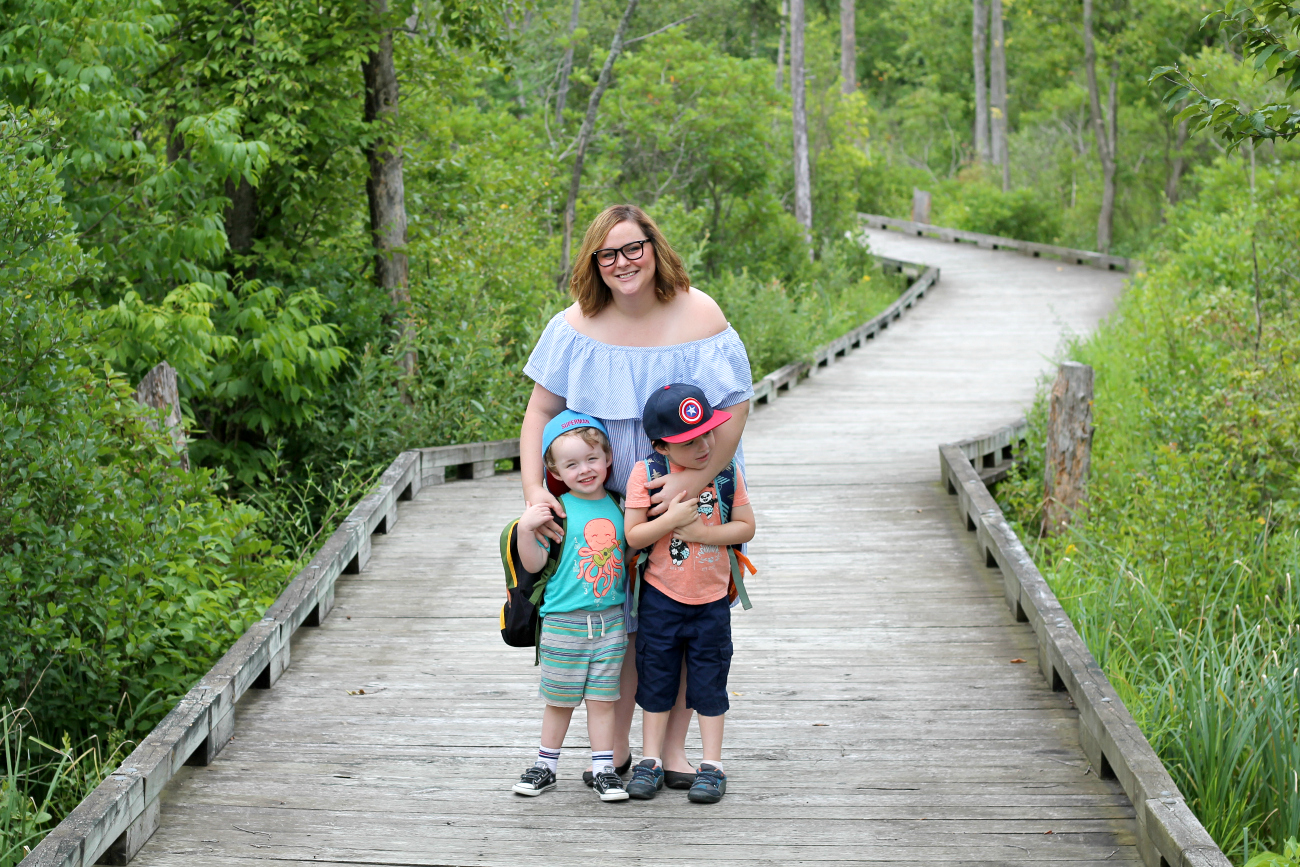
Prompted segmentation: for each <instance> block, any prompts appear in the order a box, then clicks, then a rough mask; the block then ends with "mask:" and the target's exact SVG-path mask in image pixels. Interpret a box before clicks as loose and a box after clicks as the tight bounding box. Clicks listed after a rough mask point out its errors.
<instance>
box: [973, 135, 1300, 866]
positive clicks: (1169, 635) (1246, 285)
mask: <svg viewBox="0 0 1300 867" xmlns="http://www.w3.org/2000/svg"><path fill="white" fill-rule="evenodd" d="M1197 181H1198V183H1199V184H1201V185H1202V192H1201V194H1200V196H1199V197H1198V198H1197V199H1196V200H1193V201H1189V202H1186V203H1184V204H1182V205H1180V206H1179V207H1178V208H1177V209H1176V210H1175V211H1174V212H1173V213H1172V214H1171V219H1170V223H1169V225H1168V226H1167V227H1166V228H1165V229H1164V230H1163V231H1162V232H1161V234H1160V236H1159V242H1158V244H1157V245H1156V246H1154V247H1152V248H1151V249H1149V250H1148V251H1147V254H1146V255H1147V263H1148V266H1149V270H1148V271H1146V272H1145V273H1139V274H1138V275H1137V276H1136V278H1135V279H1134V280H1133V281H1132V282H1131V284H1130V287H1129V289H1128V291H1127V293H1126V294H1125V295H1124V296H1123V298H1122V299H1121V301H1120V306H1119V309H1118V311H1117V313H1116V314H1115V315H1114V316H1113V317H1112V318H1111V320H1110V321H1109V322H1108V323H1107V324H1106V325H1104V326H1103V327H1102V328H1101V329H1100V331H1099V332H1098V333H1097V334H1096V335H1095V336H1093V337H1092V338H1089V339H1088V340H1086V341H1083V342H1081V343H1079V344H1077V345H1076V346H1074V347H1073V348H1072V350H1071V356H1070V357H1071V358H1073V359H1074V360H1077V361H1081V362H1084V363H1087V364H1091V365H1092V366H1093V368H1094V370H1095V373H1096V382H1097V393H1096V397H1095V400H1094V405H1093V420H1094V424H1095V425H1096V429H1097V432H1096V435H1095V438H1094V447H1093V457H1092V478H1091V480H1090V484H1089V497H1088V507H1087V512H1086V515H1080V516H1079V517H1078V518H1077V519H1076V521H1075V522H1074V523H1073V525H1072V530H1071V534H1070V535H1069V536H1068V537H1061V538H1056V539H1040V540H1037V541H1036V542H1035V541H1033V540H1034V539H1035V537H1036V536H1037V528H1038V522H1039V521H1040V520H1041V515H1040V513H1039V511H1038V510H1039V505H1040V502H1039V501H1040V498H1041V491H1042V481H1041V480H1042V472H1043V468H1042V463H1041V456H1040V455H1039V453H1037V451H1036V450H1035V451H1033V452H1031V454H1030V460H1029V462H1028V463H1027V465H1026V466H1025V467H1024V468H1023V470H1022V474H1021V475H1020V476H1019V477H1018V479H1015V480H1012V481H1009V482H1007V483H1005V484H1004V485H1002V486H1000V487H999V490H998V496H999V499H1000V500H1001V501H1002V502H1003V504H1004V506H1005V508H1006V510H1007V512H1008V515H1010V516H1012V517H1013V518H1014V520H1015V521H1016V522H1017V524H1018V528H1019V532H1020V533H1021V536H1022V538H1025V539H1027V540H1030V542H1031V547H1032V549H1033V554H1034V557H1035V560H1036V562H1037V563H1038V564H1039V566H1040V568H1041V569H1042V570H1043V572H1044V574H1045V575H1046V576H1047V578H1048V580H1049V582H1051V584H1052V586H1053V588H1054V589H1055V591H1056V593H1057V595H1058V597H1060V598H1061V600H1062V603H1063V604H1064V605H1065V606H1066V609H1067V610H1068V611H1069V613H1070V616H1071V618H1072V619H1073V620H1074V622H1075V624H1076V625H1077V626H1078V627H1079V629H1080V632H1081V634H1082V635H1083V636H1084V638H1085V640H1086V641H1087V643H1088V646H1089V648H1090V649H1091V650H1092V651H1093V654H1094V655H1095V656H1096V657H1097V659H1098V661H1099V662H1100V663H1101V664H1102V666H1103V667H1104V668H1105V670H1106V672H1107V675H1108V676H1109V677H1110V679H1111V680H1112V682H1113V683H1115V685H1116V688H1117V689H1118V690H1119V691H1120V694H1121V696H1122V697H1123V698H1124V701H1125V703H1126V704H1127V705H1128V706H1129V708H1130V709H1131V710H1132V712H1133V714H1134V717H1135V718H1136V719H1137V720H1138V722H1139V724H1140V725H1141V726H1142V727H1143V730H1144V731H1145V732H1146V734H1147V736H1148V738H1149V739H1150V740H1151V742H1152V744H1153V745H1154V746H1155V748H1156V750H1157V752H1158V753H1159V754H1160V756H1161V758H1162V759H1163V761H1164V763H1165V765H1166V767H1168V768H1169V769H1170V771H1171V773H1172V774H1173V775H1174V778H1175V781H1176V782H1177V783H1178V785H1179V787H1180V788H1181V789H1182V791H1183V793H1184V794H1185V795H1186V796H1187V798H1188V802H1189V805H1190V806H1191V808H1192V809H1193V810H1194V811H1195V812H1196V814H1197V815H1198V817H1199V818H1200V819H1201V821H1202V822H1203V823H1204V824H1205V825H1206V827H1207V828H1208V829H1209V830H1210V832H1211V833H1212V835H1213V836H1214V837H1215V840H1216V841H1217V842H1218V843H1219V844H1220V846H1221V847H1222V848H1223V849H1224V850H1225V851H1227V852H1240V851H1242V850H1243V848H1246V849H1248V848H1249V844H1250V843H1253V844H1255V845H1263V846H1271V847H1273V848H1274V849H1279V848H1281V847H1282V845H1283V843H1282V841H1283V840H1284V839H1286V838H1287V837H1289V836H1291V835H1293V834H1294V832H1295V828H1296V827H1297V825H1300V793H1297V790H1296V777H1295V774H1296V770H1297V768H1300V703H1298V702H1300V699H1298V696H1300V682H1297V680H1296V678H1297V675H1296V671H1297V667H1300V625H1298V624H1300V588H1297V587H1295V583H1296V581H1298V580H1300V509H1297V505H1296V504H1297V503H1298V502H1300V447H1298V446H1297V444H1300V368H1298V367H1297V363H1298V361H1300V342H1297V334H1300V321H1298V320H1297V317H1298V316H1300V308H1298V307H1297V305H1296V304H1295V295H1296V291H1297V288H1300V279H1298V277H1297V275H1296V272H1295V268H1294V251H1295V249H1296V246H1297V243H1298V242H1300V220H1297V217H1296V215H1297V213H1300V207H1298V206H1300V171H1297V170H1296V168H1295V167H1294V166H1286V165H1283V166H1276V167H1273V168H1270V169H1269V170H1267V171H1263V170H1261V171H1260V172H1259V174H1258V177H1257V179H1256V190H1255V192H1254V194H1253V195H1252V193H1251V191H1250V187H1249V183H1248V182H1247V179H1246V172H1245V171H1244V170H1243V167H1242V166H1241V164H1240V163H1239V162H1237V161H1230V160H1227V159H1222V160H1220V161H1219V162H1218V163H1217V164H1216V165H1215V166H1213V167H1211V168H1208V169H1204V170H1202V171H1201V172H1199V177H1198V178H1197ZM1256 272H1258V277H1257V275H1256ZM1045 415H1046V413H1045V407H1044V406H1043V404H1042V403H1041V401H1040V404H1039V406H1038V408H1037V410H1036V412H1035V415H1034V416H1033V419H1032V421H1033V431H1034V432H1033V434H1032V436H1031V441H1032V442H1037V443H1041V442H1042V441H1043V437H1044V428H1045ZM1242 860H1246V859H1245V858H1243V859H1242Z"/></svg>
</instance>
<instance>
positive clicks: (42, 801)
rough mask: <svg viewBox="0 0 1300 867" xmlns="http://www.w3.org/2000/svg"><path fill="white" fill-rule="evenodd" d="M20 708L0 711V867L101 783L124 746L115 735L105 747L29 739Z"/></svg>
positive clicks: (19, 857)
mask: <svg viewBox="0 0 1300 867" xmlns="http://www.w3.org/2000/svg"><path fill="white" fill-rule="evenodd" d="M30 729H31V718H30V715H29V714H28V713H27V709H26V708H23V707H18V708H13V707H9V706H4V707H0V753H3V762H4V763H3V766H2V767H0V867H12V865H15V864H17V863H18V862H20V861H22V859H23V858H24V857H25V856H26V855H27V853H28V852H29V851H30V850H31V848H32V847H34V846H35V845H36V844H37V843H38V842H39V841H40V839H41V838H42V837H44V836H45V835H46V834H47V833H49V831H50V829H51V828H52V827H53V826H54V824H55V822H56V821H57V818H58V817H60V816H64V815H66V814H67V813H69V812H71V811H72V808H73V807H75V806H76V805H77V804H78V803H79V802H80V801H81V799H82V798H84V797H85V796H86V795H88V794H90V792H91V791H93V790H94V788H95V787H96V786H98V785H99V783H100V782H101V781H102V780H103V779H104V777H105V776H106V775H107V774H108V772H109V771H110V770H111V769H112V768H113V767H114V766H115V764H116V762H117V761H118V760H119V759H120V757H121V756H122V755H123V754H124V753H125V751H126V747H127V746H128V745H129V744H128V743H127V742H124V741H123V740H122V738H121V735H120V733H119V732H115V733H113V735H112V736H111V737H110V739H109V743H108V744H101V743H100V742H99V739H98V738H90V739H89V740H88V741H86V742H85V743H84V744H82V745H81V746H80V747H77V748H75V749H74V748H73V747H72V745H71V744H70V743H69V742H68V739H67V737H64V739H63V743H62V744H61V745H60V746H54V745H52V744H48V743H46V742H45V741H42V740H40V739H39V738H37V737H35V736H33V735H31V734H30V733H29V732H30Z"/></svg>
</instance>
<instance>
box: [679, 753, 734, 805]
mask: <svg viewBox="0 0 1300 867" xmlns="http://www.w3.org/2000/svg"><path fill="white" fill-rule="evenodd" d="M725 794H727V775H726V774H724V773H723V772H722V770H721V769H719V768H715V767H713V765H710V764H707V763H705V762H700V769H699V770H698V771H696V772H695V785H693V786H691V790H690V792H688V793H687V794H686V797H687V798H689V799H690V800H692V801H694V802H695V803H697V804H716V803H718V801H721V800H722V796H723V795H725Z"/></svg>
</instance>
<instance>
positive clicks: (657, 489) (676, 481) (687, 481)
mask: <svg viewBox="0 0 1300 867" xmlns="http://www.w3.org/2000/svg"><path fill="white" fill-rule="evenodd" d="M696 475H702V474H701V473H699V471H691V470H683V471H682V472H679V473H669V474H668V475H666V476H660V477H659V478H657V479H650V480H649V481H647V482H646V483H645V486H646V487H647V488H649V489H650V490H651V491H652V492H653V493H651V494H650V511H649V513H648V514H649V515H650V516H651V517H658V516H660V515H662V514H664V512H666V511H667V510H668V509H669V504H670V503H671V502H672V501H673V500H674V499H676V498H677V497H678V496H684V497H696V496H698V495H699V493H700V490H703V489H704V486H706V485H708V481H706V482H705V483H704V485H701V486H700V489H699V490H691V488H692V485H691V481H692V480H693V478H694V477H695V476H696ZM712 479H713V477H712V476H709V481H711V480H712ZM691 502H695V501H694V499H692V500H691Z"/></svg>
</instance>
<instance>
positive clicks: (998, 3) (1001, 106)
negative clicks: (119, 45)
mask: <svg viewBox="0 0 1300 867" xmlns="http://www.w3.org/2000/svg"><path fill="white" fill-rule="evenodd" d="M989 29H990V31H991V32H990V34H989V35H990V36H991V37H992V43H993V44H992V46H991V49H990V51H989V115H990V121H991V123H990V126H991V127H992V139H993V141H992V145H993V147H992V151H993V162H994V163H996V164H997V165H999V166H1001V167H1002V190H1003V192H1005V191H1007V190H1009V189H1011V155H1010V154H1009V153H1008V151H1007V45H1006V39H1005V37H1004V35H1003V32H1002V0H990V2H989Z"/></svg>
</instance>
